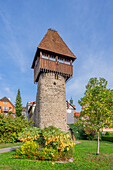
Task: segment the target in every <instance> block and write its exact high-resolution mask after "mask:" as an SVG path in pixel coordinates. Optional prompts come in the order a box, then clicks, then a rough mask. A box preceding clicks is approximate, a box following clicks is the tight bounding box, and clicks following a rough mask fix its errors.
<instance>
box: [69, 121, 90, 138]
mask: <svg viewBox="0 0 113 170" xmlns="http://www.w3.org/2000/svg"><path fill="white" fill-rule="evenodd" d="M69 127H70V129H71V130H72V132H73V134H74V136H75V138H76V139H81V140H83V139H87V135H86V134H85V131H84V128H83V125H81V124H78V123H75V124H69Z"/></svg>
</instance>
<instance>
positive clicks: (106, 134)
mask: <svg viewBox="0 0 113 170" xmlns="http://www.w3.org/2000/svg"><path fill="white" fill-rule="evenodd" d="M105 136H113V133H111V132H106V133H105Z"/></svg>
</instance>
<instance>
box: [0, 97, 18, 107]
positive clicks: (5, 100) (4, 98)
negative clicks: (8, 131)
mask: <svg viewBox="0 0 113 170" xmlns="http://www.w3.org/2000/svg"><path fill="white" fill-rule="evenodd" d="M0 101H3V102H10V103H11V101H10V100H9V99H8V98H7V97H3V98H2V99H0ZM11 105H13V104H12V103H11ZM13 107H15V106H14V105H13Z"/></svg>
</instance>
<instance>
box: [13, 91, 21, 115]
mask: <svg viewBox="0 0 113 170" xmlns="http://www.w3.org/2000/svg"><path fill="white" fill-rule="evenodd" d="M15 108H16V116H17V117H19V116H21V115H22V103H21V96H20V90H19V89H18V93H17V96H16V107H15Z"/></svg>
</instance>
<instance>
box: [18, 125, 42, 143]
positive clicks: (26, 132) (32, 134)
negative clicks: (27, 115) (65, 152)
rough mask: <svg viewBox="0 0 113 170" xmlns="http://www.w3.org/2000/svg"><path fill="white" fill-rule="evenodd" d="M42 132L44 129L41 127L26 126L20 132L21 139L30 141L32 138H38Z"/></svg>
mask: <svg viewBox="0 0 113 170" xmlns="http://www.w3.org/2000/svg"><path fill="white" fill-rule="evenodd" d="M41 133H42V130H41V129H40V128H37V127H33V126H31V127H26V128H24V129H23V130H22V131H21V133H19V136H18V138H19V140H20V141H23V142H25V141H30V140H33V141H34V140H35V141H36V140H38V139H39V137H40V135H41Z"/></svg>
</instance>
